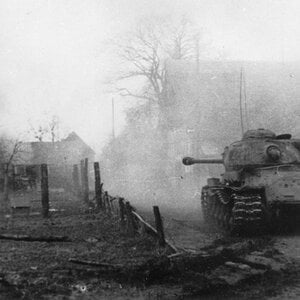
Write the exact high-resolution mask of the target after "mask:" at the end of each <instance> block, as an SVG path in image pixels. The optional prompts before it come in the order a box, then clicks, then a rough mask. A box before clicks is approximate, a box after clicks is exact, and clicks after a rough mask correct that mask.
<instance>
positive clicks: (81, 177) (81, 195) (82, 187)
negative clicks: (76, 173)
mask: <svg viewBox="0 0 300 300" xmlns="http://www.w3.org/2000/svg"><path fill="white" fill-rule="evenodd" d="M83 195H84V160H83V159H81V160H80V197H81V198H82V199H83Z"/></svg>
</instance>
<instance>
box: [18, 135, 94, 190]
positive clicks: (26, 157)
mask: <svg viewBox="0 0 300 300" xmlns="http://www.w3.org/2000/svg"><path fill="white" fill-rule="evenodd" d="M22 146H23V147H22V152H21V153H20V154H19V155H18V157H17V159H16V161H15V163H14V176H15V178H23V179H24V180H25V181H26V180H27V181H28V184H29V185H30V186H36V185H37V183H38V182H39V180H40V166H41V164H47V165H48V175H49V186H50V187H55V188H59V187H66V186H68V185H70V184H71V180H72V168H73V165H75V164H80V161H81V160H82V159H85V158H88V160H89V163H93V162H94V161H95V152H94V150H93V149H92V148H91V147H90V146H88V145H87V144H86V143H85V142H84V141H83V140H82V139H81V138H80V137H79V136H78V135H77V134H76V133H75V132H72V133H70V134H69V135H68V136H67V137H66V138H65V139H63V140H61V141H57V142H28V143H23V145H22Z"/></svg>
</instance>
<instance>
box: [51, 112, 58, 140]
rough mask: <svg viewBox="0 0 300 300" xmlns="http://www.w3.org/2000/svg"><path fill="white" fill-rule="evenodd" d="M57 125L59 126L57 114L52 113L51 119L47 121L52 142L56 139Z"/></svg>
mask: <svg viewBox="0 0 300 300" xmlns="http://www.w3.org/2000/svg"><path fill="white" fill-rule="evenodd" d="M58 127H59V118H58V116H55V115H53V116H52V119H51V121H50V122H49V129H50V134H51V141H52V143H54V142H55V141H56V140H57V139H58Z"/></svg>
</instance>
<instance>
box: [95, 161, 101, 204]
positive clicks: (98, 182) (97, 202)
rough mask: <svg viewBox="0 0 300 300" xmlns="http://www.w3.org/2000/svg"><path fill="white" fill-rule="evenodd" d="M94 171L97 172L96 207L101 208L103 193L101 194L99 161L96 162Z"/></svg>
mask: <svg viewBox="0 0 300 300" xmlns="http://www.w3.org/2000/svg"><path fill="white" fill-rule="evenodd" d="M94 172H95V196H96V207H97V209H99V208H101V207H102V195H101V177H100V167H99V163H98V162H94Z"/></svg>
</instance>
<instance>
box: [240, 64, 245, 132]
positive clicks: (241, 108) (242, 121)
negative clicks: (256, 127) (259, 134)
mask: <svg viewBox="0 0 300 300" xmlns="http://www.w3.org/2000/svg"><path fill="white" fill-rule="evenodd" d="M242 88H243V68H241V73H240V117H241V128H242V136H243V135H244V120H243V107H242Z"/></svg>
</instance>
